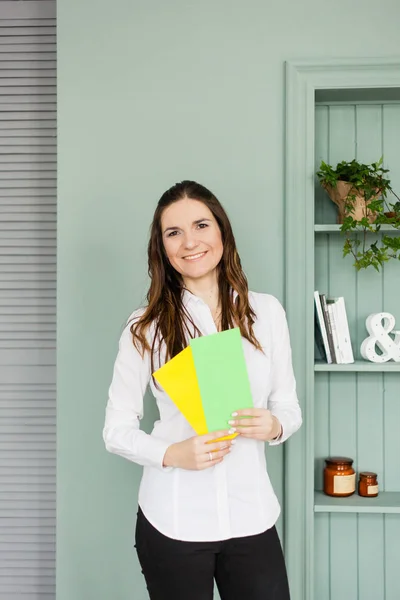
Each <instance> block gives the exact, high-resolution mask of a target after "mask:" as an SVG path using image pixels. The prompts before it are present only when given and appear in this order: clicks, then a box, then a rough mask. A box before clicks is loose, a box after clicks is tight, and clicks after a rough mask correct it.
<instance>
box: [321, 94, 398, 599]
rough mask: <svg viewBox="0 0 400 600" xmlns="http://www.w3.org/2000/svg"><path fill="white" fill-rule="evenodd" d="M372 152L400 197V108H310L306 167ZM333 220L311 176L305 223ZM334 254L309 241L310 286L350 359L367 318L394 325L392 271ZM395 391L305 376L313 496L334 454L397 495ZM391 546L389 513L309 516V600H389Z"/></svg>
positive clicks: (337, 240)
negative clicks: (330, 302) (326, 300)
mask: <svg viewBox="0 0 400 600" xmlns="http://www.w3.org/2000/svg"><path fill="white" fill-rule="evenodd" d="M382 155H383V156H384V164H385V166H386V167H387V168H389V169H390V175H389V177H390V179H391V182H392V186H393V188H394V190H395V191H396V192H397V193H398V195H400V165H399V163H398V156H399V155H400V104H398V103H391V104H387V105H385V104H379V103H365V104H356V103H349V104H343V103H341V104H337V105H333V104H332V105H328V104H327V103H324V104H320V105H317V106H316V110H315V168H316V170H317V169H318V168H319V165H320V162H321V160H324V161H326V162H328V163H329V164H332V165H336V163H337V162H338V161H341V160H352V159H353V158H357V159H358V160H361V161H362V162H365V163H371V162H374V161H377V160H379V158H380V157H381V156H382ZM389 199H390V200H391V201H394V200H393V197H392V198H389ZM336 214H337V211H336V207H335V205H334V204H333V203H332V202H331V201H330V200H329V198H328V196H327V194H326V193H325V192H324V190H322V188H321V186H320V185H319V183H318V181H317V179H316V186H315V222H316V223H317V224H329V223H335V222H336ZM342 248H343V236H342V234H341V233H338V232H329V233H316V234H315V246H314V250H315V263H314V267H315V289H317V290H318V291H319V292H320V293H326V294H327V295H328V296H330V297H335V296H344V298H345V302H346V311H347V316H348V320H349V329H350V335H351V339H352V346H353V352H354V356H355V358H356V359H360V358H361V355H360V345H361V342H362V341H363V340H364V339H365V338H366V337H367V335H368V332H367V330H366V327H365V319H366V317H367V316H368V315H369V314H371V313H373V312H380V311H387V312H391V313H392V314H393V315H394V316H395V318H396V320H397V329H399V328H400V305H399V301H398V299H399V297H400V266H399V264H398V262H394V261H391V262H389V263H388V264H387V265H385V267H384V268H383V270H382V272H381V273H377V272H376V271H374V270H373V269H367V270H363V271H360V272H357V271H356V270H355V268H354V267H353V266H352V262H353V260H352V257H346V258H343V256H342ZM399 390H400V380H399V374H398V373H395V372H393V373H383V372H375V373H372V372H370V373H368V372H361V373H355V372H336V373H330V372H317V373H316V374H315V385H314V392H315V396H314V400H315V405H314V415H315V419H314V423H315V427H314V429H315V438H314V454H315V487H316V489H318V490H322V487H323V468H324V458H325V457H327V456H329V455H344V456H350V457H352V458H353V459H354V465H353V466H354V468H355V469H356V471H357V472H359V471H362V470H369V471H375V472H377V474H378V480H379V487H380V490H381V491H390V492H399V491H400V461H399V456H400V436H399V435H398V431H399V426H400V402H399ZM399 539H400V516H399V515H384V514H354V513H331V514H330V513H318V514H316V515H315V529H314V554H315V582H314V585H315V589H314V594H315V596H314V597H315V598H316V599H318V600H342V599H344V598H349V599H350V598H351V599H352V600H353V599H354V600H376V599H377V598H379V599H382V600H394V599H395V598H396V599H397V598H399V597H400V583H399V579H398V577H397V573H396V570H398V556H399V554H398V553H399V541H398V540H399ZM396 557H397V558H396ZM371 574H373V576H371Z"/></svg>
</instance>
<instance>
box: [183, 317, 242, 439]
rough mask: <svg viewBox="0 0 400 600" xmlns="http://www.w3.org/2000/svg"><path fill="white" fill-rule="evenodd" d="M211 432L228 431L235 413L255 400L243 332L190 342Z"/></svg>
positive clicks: (223, 333)
mask: <svg viewBox="0 0 400 600" xmlns="http://www.w3.org/2000/svg"><path fill="white" fill-rule="evenodd" d="M190 345H191V347H192V353H193V359H194V364H195V367H196V374H197V380H198V383H199V388H200V395H201V400H202V404H203V409H204V414H205V417H206V422H207V428H208V431H217V430H220V429H229V424H228V421H229V419H231V418H232V416H231V415H232V413H233V412H234V411H236V410H239V409H241V408H251V407H252V406H253V398H252V395H251V389H250V382H249V377H248V373H247V367H246V362H245V359H244V352H243V346H242V338H241V335H240V329H239V328H238V327H236V328H235V329H228V330H227V331H221V332H219V333H214V334H211V335H207V336H203V337H199V338H194V339H192V340H190Z"/></svg>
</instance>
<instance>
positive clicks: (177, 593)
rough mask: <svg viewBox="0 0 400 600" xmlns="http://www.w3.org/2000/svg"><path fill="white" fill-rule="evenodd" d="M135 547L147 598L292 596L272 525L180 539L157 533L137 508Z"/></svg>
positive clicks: (283, 599)
mask: <svg viewBox="0 0 400 600" xmlns="http://www.w3.org/2000/svg"><path fill="white" fill-rule="evenodd" d="M136 551H137V554H138V558H139V562H140V565H141V567H142V573H143V575H144V577H145V580H146V585H147V589H148V592H149V597H150V600H212V598H213V588H214V579H215V581H216V584H217V587H218V591H219V594H220V596H221V600H290V595H289V586H288V581H287V575H286V567H285V562H284V558H283V553H282V548H281V544H280V541H279V537H278V534H277V532H276V528H275V527H272V528H271V529H268V531H266V532H264V533H261V534H259V535H251V536H248V537H243V538H233V539H230V540H225V541H222V542H182V541H178V540H173V539H171V538H168V537H166V536H165V535H163V534H161V533H160V532H159V531H158V530H157V529H155V528H154V527H153V526H152V525H151V524H150V523H149V522H148V520H147V519H146V517H145V516H144V514H143V513H142V511H141V510H140V508H139V512H138V517H137V522H136Z"/></svg>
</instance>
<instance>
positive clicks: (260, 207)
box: [57, 0, 400, 600]
mask: <svg viewBox="0 0 400 600" xmlns="http://www.w3.org/2000/svg"><path fill="white" fill-rule="evenodd" d="M327 12H328V11H327V7H325V6H323V5H322V4H321V3H320V2H317V1H311V0H305V1H304V2H303V3H302V4H301V5H300V4H299V5H297V4H295V3H293V2H289V1H287V2H281V3H279V4H275V5H273V8H272V5H271V4H270V3H267V2H261V1H255V0H248V1H247V2H246V3H244V2H232V0H230V1H228V0H220V1H217V2H215V1H214V2H211V1H210V0H203V2H201V3H200V2H183V1H177V0H171V1H170V2H162V1H161V0H159V1H156V2H144V1H143V2H138V1H136V2H132V1H128V0H125V1H122V0H114V2H110V1H109V2H104V0H85V2H78V1H77V0H65V1H64V2H61V1H59V3H58V81H59V87H58V94H59V225H58V227H59V250H58V261H59V262H58V268H59V279H58V542H57V589H58V591H57V594H58V595H57V598H58V600H71V598H73V599H74V600H92V599H93V600H110V599H111V598H112V599H113V600H128V599H130V598H134V599H135V600H144V599H145V598H146V597H147V596H146V592H145V589H144V585H143V581H142V576H141V574H140V570H139V568H138V565H137V561H136V557H135V554H134V549H133V541H132V539H133V529H134V517H135V510H136V495H137V486H138V481H139V478H140V469H139V468H138V467H136V466H135V465H132V464H129V463H128V462H125V461H124V460H123V459H120V458H118V457H115V456H110V455H108V454H107V453H106V452H105V450H104V447H103V443H102V439H101V429H102V426H103V419H104V408H105V402H106V399H107V388H108V385H109V382H110V377H111V369H112V363H113V360H114V358H115V353H116V344H117V339H118V335H119V331H120V329H121V326H122V324H123V322H124V319H125V318H126V316H127V315H128V314H129V312H130V311H131V310H132V309H133V308H135V307H136V306H137V305H138V304H139V302H140V301H141V299H142V298H143V295H144V293H145V290H146V273H145V271H146V265H145V260H146V257H145V244H146V240H147V232H148V226H149V222H150V218H151V215H152V211H153V209H154V206H155V203H156V201H157V199H158V198H159V196H160V195H161V193H162V192H163V191H164V190H165V189H166V188H167V187H169V186H170V185H171V184H173V183H174V182H176V181H178V180H181V179H183V178H194V179H197V180H199V181H201V182H202V183H204V184H205V185H207V186H209V187H210V188H211V189H212V190H213V191H214V192H215V193H216V194H217V195H218V197H219V198H220V199H221V201H222V202H223V203H224V205H225V207H226V208H227V210H228V212H229V214H230V216H231V219H232V222H233V226H234V229H235V232H236V237H237V241H238V245H239V249H240V253H241V256H242V260H243V264H244V268H245V270H246V272H247V274H248V278H249V282H250V286H251V287H252V288H253V289H255V290H259V291H269V292H271V293H273V294H275V295H277V296H278V297H279V298H280V299H283V298H284V289H283V281H284V257H283V247H284V240H283V231H284V198H283V141H284V121H283V117H284V89H283V77H284V67H283V63H284V61H285V60H286V59H290V58H300V57H308V58H310V57H315V58H323V57H332V56H335V57H347V56H354V57H362V56H370V55H371V54H372V53H374V54H375V55H377V56H390V55H392V54H393V53H396V52H398V41H397V39H398V37H397V29H398V27H397V23H398V20H399V18H400V6H397V5H396V3H395V2H394V1H393V0H383V1H382V2H381V3H380V5H379V6H378V5H377V4H376V3H375V2H372V0H371V1H369V2H365V0H354V1H353V3H352V4H351V5H349V3H348V2H344V1H343V0H340V1H338V2H336V4H335V7H334V12H333V11H332V12H329V15H328V14H327ZM343 14H345V15H346V19H343ZM328 17H329V18H328ZM378 21H379V22H380V29H381V31H384V35H382V38H379V40H377V34H376V22H378ZM354 22H356V23H357V31H362V32H363V34H362V36H360V35H357V37H356V38H355V39H354V40H353V34H354V30H355V26H354ZM378 37H379V36H378ZM339 38H340V40H341V41H340V44H339V43H338V40H339ZM370 40H373V42H374V43H373V45H371V42H370ZM377 41H379V43H377ZM147 405H148V407H149V410H148V411H147V413H148V414H147V416H146V427H147V428H150V426H151V420H152V418H154V415H155V411H154V407H153V406H152V400H151V398H149V401H148V403H147ZM268 456H269V459H270V463H271V472H272V476H273V480H274V483H275V486H276V488H277V490H278V492H279V495H281V467H282V451H281V450H276V449H275V450H273V451H270V452H269V453H268ZM299 598H300V595H299V594H298V593H297V590H294V600H298V599H299Z"/></svg>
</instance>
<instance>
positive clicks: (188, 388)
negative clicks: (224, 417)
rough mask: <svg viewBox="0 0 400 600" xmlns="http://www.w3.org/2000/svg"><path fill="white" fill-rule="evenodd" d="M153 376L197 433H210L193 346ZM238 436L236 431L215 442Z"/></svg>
mask: <svg viewBox="0 0 400 600" xmlns="http://www.w3.org/2000/svg"><path fill="white" fill-rule="evenodd" d="M153 376H154V378H155V379H156V380H157V381H158V383H159V384H160V385H161V386H162V388H163V389H164V391H165V392H166V393H167V394H168V396H169V397H170V398H171V400H172V401H173V403H174V404H175V406H176V407H177V408H178V409H179V410H180V412H181V413H182V414H183V416H184V417H185V419H186V420H187V421H188V422H189V424H190V425H191V426H192V427H193V429H194V430H195V432H196V433H197V435H203V434H205V433H208V430H207V423H206V418H205V415H204V410H203V404H202V401H201V396H200V388H199V384H198V381H197V375H196V368H195V365H194V360H193V354H192V349H191V347H190V346H188V347H187V348H185V349H184V350H182V352H179V354H177V355H176V356H174V358H172V359H171V360H169V361H168V362H167V363H165V365H163V366H162V367H160V369H158V370H157V371H155V373H153ZM228 427H229V425H228V424H227V428H228ZM236 436H237V434H236V433H234V434H232V435H227V436H224V437H222V438H218V439H215V440H213V442H216V441H223V440H231V439H232V438H234V437H236ZM210 443H211V442H210Z"/></svg>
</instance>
